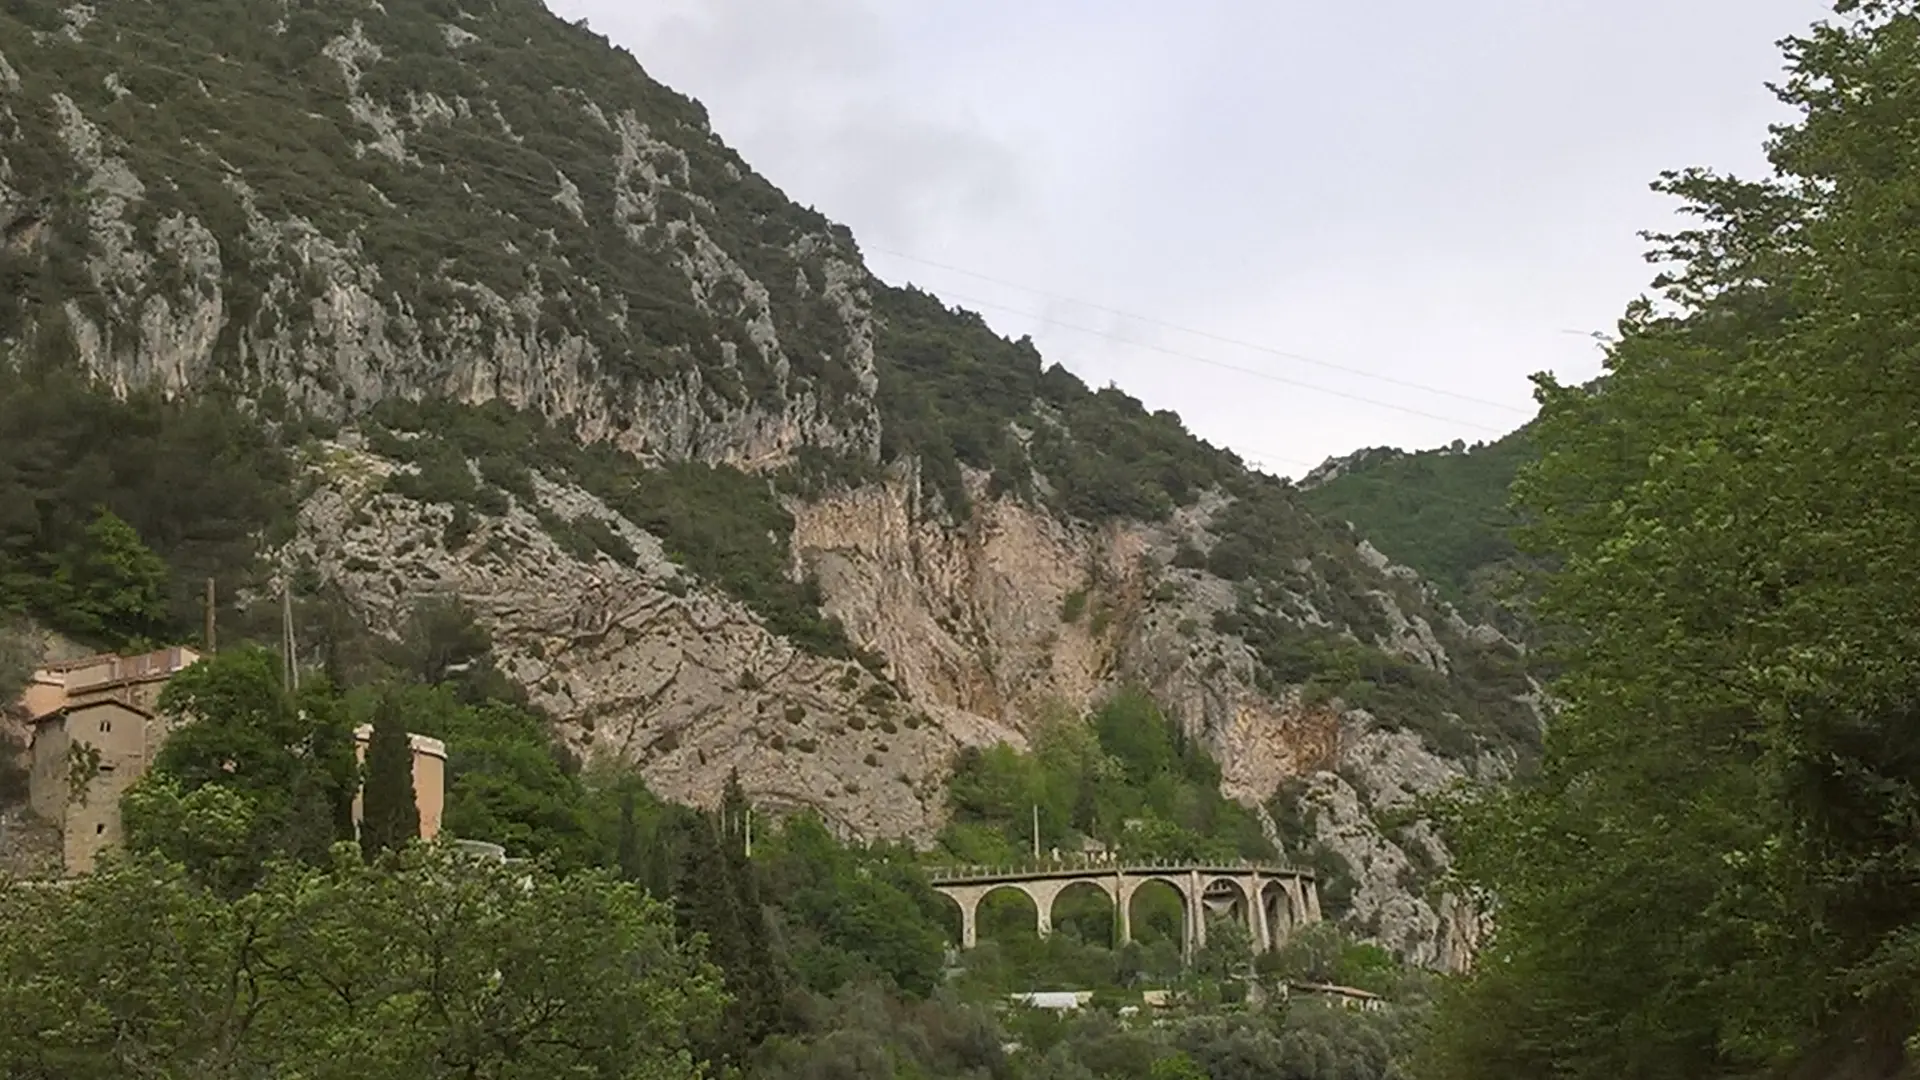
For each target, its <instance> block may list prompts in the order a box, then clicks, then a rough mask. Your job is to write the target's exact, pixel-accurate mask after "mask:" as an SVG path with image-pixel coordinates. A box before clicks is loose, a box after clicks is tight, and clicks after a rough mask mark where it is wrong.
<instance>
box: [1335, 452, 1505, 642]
mask: <svg viewBox="0 0 1920 1080" xmlns="http://www.w3.org/2000/svg"><path fill="white" fill-rule="evenodd" d="M1529 431H1530V429H1529V428H1521V429H1520V430H1519V431H1516V432H1514V433H1513V434H1511V435H1508V436H1506V437H1505V438H1502V439H1497V440H1495V441H1493V442H1490V443H1475V444H1473V445H1472V446H1468V445H1466V444H1464V443H1456V444H1454V445H1453V446H1449V447H1444V448H1442V449H1438V450H1421V451H1413V452H1408V451H1401V450H1393V449H1389V448H1385V447H1378V448H1374V449H1369V450H1360V451H1357V452H1355V453H1353V454H1350V455H1348V456H1347V457H1344V458H1336V459H1334V460H1331V461H1328V462H1327V463H1325V464H1323V465H1322V466H1320V467H1319V468H1318V469H1315V470H1314V471H1313V472H1311V473H1308V474H1307V475H1306V476H1305V477H1303V478H1302V479H1301V481H1300V500H1301V502H1302V503H1303V504H1304V505H1305V506H1306V507H1307V508H1308V509H1309V510H1311V511H1313V512H1314V514H1316V515H1318V516H1320V517H1322V518H1325V519H1328V520H1332V521H1346V522H1351V523H1352V525H1353V527H1354V530H1355V531H1356V532H1358V533H1359V534H1360V535H1361V536H1363V537H1365V538H1366V539H1367V540H1368V542H1370V543H1371V544H1373V546H1374V547H1376V548H1379V549H1380V550H1381V551H1382V552H1383V553H1384V554H1386V556H1387V557H1388V558H1390V559H1392V560H1393V561H1394V562H1396V563H1399V564H1401V565H1402V566H1410V567H1412V568H1414V569H1415V570H1418V571H1420V574H1421V576H1422V577H1424V578H1426V579H1427V580H1428V581H1431V582H1433V583H1434V584H1435V585H1436V586H1438V587H1439V588H1440V590H1441V592H1442V594H1443V595H1445V596H1446V597H1447V599H1449V600H1451V601H1453V602H1454V603H1456V604H1459V605H1461V607H1462V608H1464V609H1466V610H1468V611H1470V612H1472V613H1474V614H1476V615H1480V616H1492V615H1494V614H1495V613H1498V612H1500V611H1501V609H1502V608H1508V607H1511V606H1512V594H1513V591H1514V590H1515V588H1516V587H1517V586H1519V585H1520V584H1521V582H1520V580H1519V579H1520V577H1521V576H1522V569H1523V566H1524V565H1525V563H1524V560H1523V559H1522V556H1521V553H1520V549H1519V547H1518V546H1517V545H1516V543H1515V537H1514V532H1515V527H1516V526H1517V525H1518V524H1519V522H1520V519H1519V518H1518V516H1517V515H1516V514H1515V513H1514V509H1513V507H1512V506H1511V505H1510V500H1509V489H1510V488H1511V487H1512V486H1513V480H1514V476H1515V475H1516V474H1517V473H1518V471H1519V469H1520V467H1521V466H1522V465H1524V464H1526V463H1527V462H1530V461H1532V460H1533V459H1534V457H1535V450H1534V446H1533V442H1532V440H1531V438H1530V437H1529Z"/></svg>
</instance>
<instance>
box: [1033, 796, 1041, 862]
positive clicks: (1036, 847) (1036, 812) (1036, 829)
mask: <svg viewBox="0 0 1920 1080" xmlns="http://www.w3.org/2000/svg"><path fill="white" fill-rule="evenodd" d="M1033 861H1034V862H1039V861H1040V804H1039V803H1034V804H1033Z"/></svg>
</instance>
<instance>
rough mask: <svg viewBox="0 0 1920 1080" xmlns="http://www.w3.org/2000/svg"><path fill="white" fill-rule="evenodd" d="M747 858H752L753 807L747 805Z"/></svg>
mask: <svg viewBox="0 0 1920 1080" xmlns="http://www.w3.org/2000/svg"><path fill="white" fill-rule="evenodd" d="M747 858H749V859H751V858H753V807H751V806H749V807H747Z"/></svg>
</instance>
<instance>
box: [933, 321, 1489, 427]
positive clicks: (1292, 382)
mask: <svg viewBox="0 0 1920 1080" xmlns="http://www.w3.org/2000/svg"><path fill="white" fill-rule="evenodd" d="M947 295H948V296H949V297H951V298H952V299H954V300H958V301H960V302H962V303H966V304H974V305H977V306H980V307H984V308H992V309H994V310H996V311H1004V312H1006V313H1008V314H1010V315H1018V316H1020V317H1022V318H1027V319H1033V320H1035V321H1036V322H1043V323H1047V324H1049V325H1052V326H1058V327H1060V328H1062V329H1065V330H1076V331H1079V332H1080V333H1083V334H1092V335H1093V336H1095V337H1103V338H1107V339H1109V340H1112V341H1118V342H1122V343H1124V344H1127V345H1130V346H1132V347H1134V348H1136V349H1146V350H1148V351H1151V352H1157V353H1164V354H1166V355H1168V356H1172V357H1177V358H1179V359H1182V360H1189V361H1192V362H1193V363H1196V364H1206V365H1207V366H1209V367H1217V368H1222V369H1224V370H1227V371H1236V372H1239V373H1241V374H1243V375H1251V376H1253V377H1254V378H1257V379H1266V380H1268V381H1270V382H1277V383H1284V384H1286V385H1288V386H1294V387H1299V388H1300V389H1302V390H1311V391H1313V392H1314V393H1317V394H1331V395H1333V396H1334V397H1340V398H1346V399H1347V400H1349V401H1357V402H1360V403H1361V404H1363V405H1372V406H1374V407H1375V408H1379V409H1392V410H1394V411H1395V412H1403V413H1406V414H1408V415H1410V416H1419V417H1423V418H1425V419H1428V420H1438V421H1440V422H1441V423H1443V424H1459V425H1461V426H1462V427H1470V428H1474V429H1475V430H1478V431H1486V432H1492V433H1493V434H1496V435H1504V434H1506V429H1505V428H1497V427H1490V426H1488V425H1486V424H1476V423H1474V422H1472V421H1470V420H1462V419H1460V418H1459V417H1456V416H1441V415H1439V414H1438V413H1430V412H1424V411H1422V410H1420V409H1412V408H1408V407H1407V406H1405V405H1395V404H1393V403H1392V402H1390V401H1381V400H1379V399H1377V398H1370V397H1362V396H1361V395H1359V394H1350V393H1348V392H1346V391H1345V390H1335V389H1332V388H1331V387H1326V386H1317V385H1315V384H1313V383H1308V382H1301V381H1300V380H1298V379H1289V378H1287V377H1286V376H1284V375H1275V374H1273V373H1272V372H1270V371H1261V370H1260V369H1259V368H1249V367H1241V366H1239V365H1238V364H1229V363H1227V362H1226V361H1224V360H1215V359H1213V358H1211V357H1206V356H1200V355H1198V354H1196V353H1189V352H1182V351H1180V350H1178V349H1169V348H1166V347H1165V346H1162V345H1150V344H1148V343H1147V342H1144V341H1135V340H1133V339H1132V338H1127V337H1122V336H1121V335H1119V334H1114V333H1110V332H1108V331H1105V330H1095V329H1093V328H1092V327H1089V326H1080V325H1078V324H1075V323H1069V322H1065V321H1063V320H1060V319H1055V318H1051V317H1049V316H1046V315H1037V314H1035V313H1033V312H1031V311H1022V310H1020V309H1019V308H1012V307H1007V306H1006V305H1004V304H995V303H990V302H988V301H985V300H978V299H975V298H973V297H968V296H961V295H960V294H958V293H949V294H947Z"/></svg>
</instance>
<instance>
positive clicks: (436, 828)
mask: <svg viewBox="0 0 1920 1080" xmlns="http://www.w3.org/2000/svg"><path fill="white" fill-rule="evenodd" d="M372 738H373V725H372V724H362V725H360V726H359V727H357V728H355V729H354V732H353V752H354V756H355V757H356V758H358V759H359V761H360V764H362V765H365V764H366V763H367V743H368V742H369V741H370V740H372ZM407 740H408V741H409V742H411V743H412V744H413V805H414V807H415V809H417V810H418V811H419V812H420V839H422V840H432V839H433V838H434V837H436V836H439V835H440V823H441V819H442V818H443V817H444V815H445V814H446V806H447V744H446V743H443V742H441V741H440V740H439V739H434V738H429V737H427V736H425V735H414V734H408V736H407ZM361 814H362V809H361V800H360V793H359V792H358V791H356V792H354V794H353V827H354V828H355V829H356V830H358V829H359V827H360V818H361Z"/></svg>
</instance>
